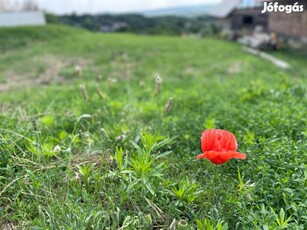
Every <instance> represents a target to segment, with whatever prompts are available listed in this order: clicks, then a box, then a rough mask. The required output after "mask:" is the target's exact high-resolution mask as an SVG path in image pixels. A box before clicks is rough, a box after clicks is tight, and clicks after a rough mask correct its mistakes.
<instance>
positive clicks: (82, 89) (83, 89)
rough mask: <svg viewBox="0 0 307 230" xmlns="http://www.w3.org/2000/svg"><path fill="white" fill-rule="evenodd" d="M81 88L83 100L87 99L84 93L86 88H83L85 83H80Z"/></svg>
mask: <svg viewBox="0 0 307 230" xmlns="http://www.w3.org/2000/svg"><path fill="white" fill-rule="evenodd" d="M80 88H81V93H82V97H83V99H84V100H85V101H88V96H87V93H86V88H85V84H82V85H80Z"/></svg>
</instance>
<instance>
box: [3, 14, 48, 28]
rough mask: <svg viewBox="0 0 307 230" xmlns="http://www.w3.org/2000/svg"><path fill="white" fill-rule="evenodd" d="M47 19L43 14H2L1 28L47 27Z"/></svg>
mask: <svg viewBox="0 0 307 230" xmlns="http://www.w3.org/2000/svg"><path fill="white" fill-rule="evenodd" d="M45 24H46V19H45V16H44V14H43V13H42V12H39V11H23V12H0V27H12V26H30V25H45Z"/></svg>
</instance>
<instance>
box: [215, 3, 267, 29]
mask: <svg viewBox="0 0 307 230" xmlns="http://www.w3.org/2000/svg"><path fill="white" fill-rule="evenodd" d="M262 9H263V7H262V3H260V2H259V1H257V0H223V1H222V2H221V3H220V4H219V5H218V6H217V7H216V8H215V9H214V10H213V11H211V12H210V13H209V16H210V17H211V18H212V19H213V21H214V23H215V24H216V25H217V26H218V27H219V28H220V29H222V30H232V31H238V30H241V29H247V30H253V29H255V27H256V26H261V27H262V28H263V29H267V26H268V14H267V13H265V14H262V13H261V11H262Z"/></svg>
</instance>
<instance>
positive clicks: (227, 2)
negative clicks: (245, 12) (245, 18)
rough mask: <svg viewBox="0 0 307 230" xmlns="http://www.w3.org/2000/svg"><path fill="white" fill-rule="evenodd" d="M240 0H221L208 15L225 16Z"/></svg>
mask: <svg viewBox="0 0 307 230" xmlns="http://www.w3.org/2000/svg"><path fill="white" fill-rule="evenodd" d="M239 2H240V0H223V1H222V2H221V3H220V4H219V5H218V6H217V7H216V8H215V9H213V10H212V11H211V12H210V13H209V15H210V16H213V17H217V18H225V17H227V16H228V15H229V14H230V13H231V12H232V11H233V10H234V9H235V8H236V6H237V5H238V3H239Z"/></svg>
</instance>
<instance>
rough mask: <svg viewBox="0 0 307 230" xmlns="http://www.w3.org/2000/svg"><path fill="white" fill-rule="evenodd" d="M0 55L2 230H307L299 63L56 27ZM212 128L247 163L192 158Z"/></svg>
mask: <svg viewBox="0 0 307 230" xmlns="http://www.w3.org/2000/svg"><path fill="white" fill-rule="evenodd" d="M0 52H1V55H0V92H1V94H0V110H1V114H0V226H1V224H2V228H3V229H5V227H7V228H8V226H9V225H12V226H18V228H19V229H36V230H38V229H168V228H169V229H196V228H198V229H205V230H206V229H208V230H210V229H219V230H226V229H263V230H266V229H302V230H303V229H307V199H306V197H307V189H306V188H307V151H306V137H307V129H306V117H307V114H306V113H307V112H306V107H307V100H306V86H307V82H306V76H307V65H306V57H301V56H299V55H294V54H293V55H290V54H289V55H288V54H287V53H279V54H278V55H279V56H280V57H282V58H283V59H284V60H286V61H288V62H289V63H290V64H291V65H292V69H289V70H287V71H284V70H280V69H278V68H277V67H275V66H272V65H271V63H269V62H267V61H265V60H262V59H260V58H259V57H255V56H251V55H249V54H247V53H245V52H244V51H242V50H241V48H240V47H239V46H238V45H237V44H235V43H228V42H225V41H219V40H213V39H198V38H180V37H166V36H165V37H163V36H152V37H151V36H137V35H129V34H94V33H89V32H86V31H83V30H78V29H73V28H70V27H62V26H61V27H60V26H47V27H41V28H40V27H38V28H17V29H0ZM76 66H78V67H76ZM157 74H159V75H160V77H161V79H162V82H161V84H160V90H158V87H159V86H158V84H157V83H156V76H157ZM170 98H172V100H173V104H171V103H170V101H171V99H170ZM209 128H218V129H226V130H228V131H230V132H232V133H234V134H235V136H236V138H237V141H238V144H239V151H240V152H243V153H246V154H247V159H246V160H245V161H243V160H231V161H229V162H227V163H226V164H223V165H220V166H215V165H213V164H212V163H211V162H209V161H208V160H206V159H202V160H196V156H197V155H198V154H199V153H201V148H200V136H201V133H202V132H203V131H204V130H205V129H209ZM184 223H187V227H185V226H183V225H184Z"/></svg>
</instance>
